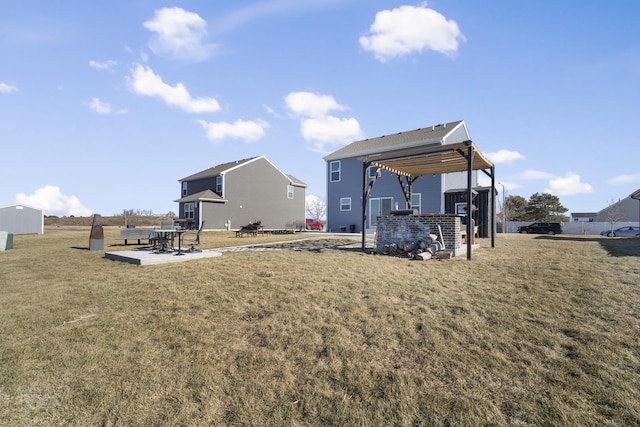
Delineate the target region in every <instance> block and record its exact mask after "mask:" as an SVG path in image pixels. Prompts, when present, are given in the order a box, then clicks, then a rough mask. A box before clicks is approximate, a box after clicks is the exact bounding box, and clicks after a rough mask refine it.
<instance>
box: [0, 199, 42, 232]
mask: <svg viewBox="0 0 640 427" xmlns="http://www.w3.org/2000/svg"><path fill="white" fill-rule="evenodd" d="M0 231H6V232H8V233H10V234H43V233H44V211H43V210H42V209H38V208H33V207H31V206H27V205H20V204H18V205H12V206H5V207H0Z"/></svg>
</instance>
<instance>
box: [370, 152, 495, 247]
mask: <svg viewBox="0 0 640 427" xmlns="http://www.w3.org/2000/svg"><path fill="white" fill-rule="evenodd" d="M358 160H360V161H362V165H363V172H362V184H363V185H362V187H363V192H362V250H363V251H364V250H365V227H366V206H367V199H368V196H369V193H370V191H371V188H372V187H373V184H374V183H375V181H376V178H377V177H378V176H379V173H376V178H373V179H372V180H371V181H369V182H368V183H367V168H369V167H370V166H377V167H378V171H379V170H380V169H384V170H386V171H389V172H391V173H393V174H395V175H396V177H397V178H398V181H399V183H400V186H401V187H402V191H403V193H404V196H405V200H406V201H407V206H409V207H411V194H412V185H413V183H414V182H415V181H416V180H417V179H418V178H420V177H421V176H427V175H440V174H445V173H451V172H464V171H466V172H467V189H466V191H467V197H466V199H467V200H466V202H467V209H466V212H467V221H466V223H467V224H466V226H467V236H471V235H472V233H473V230H472V228H471V213H472V212H471V208H472V198H473V188H472V179H471V178H472V175H471V172H472V171H474V170H481V171H482V172H484V173H485V174H486V175H487V176H489V177H490V178H491V188H492V189H494V188H495V168H494V165H493V163H491V162H490V161H489V160H488V159H487V158H486V157H485V156H484V155H482V153H481V152H480V151H478V149H477V148H476V146H475V144H474V143H473V141H471V140H467V141H463V142H458V143H454V144H444V145H442V144H438V145H425V146H422V147H414V148H406V149H401V150H395V151H385V152H381V153H375V154H369V155H366V156H363V157H359V158H358ZM491 205H492V209H491V210H492V215H491V247H492V248H493V247H495V234H496V231H495V227H496V216H495V207H496V197H495V191H493V190H492V191H491ZM471 241H472V239H471V238H467V259H468V260H470V259H471Z"/></svg>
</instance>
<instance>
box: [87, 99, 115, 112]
mask: <svg viewBox="0 0 640 427" xmlns="http://www.w3.org/2000/svg"><path fill="white" fill-rule="evenodd" d="M87 105H88V106H89V108H91V109H92V110H93V111H95V112H96V113H98V114H109V113H111V105H109V104H107V103H106V102H102V101H100V99H98V98H91V102H89V103H87Z"/></svg>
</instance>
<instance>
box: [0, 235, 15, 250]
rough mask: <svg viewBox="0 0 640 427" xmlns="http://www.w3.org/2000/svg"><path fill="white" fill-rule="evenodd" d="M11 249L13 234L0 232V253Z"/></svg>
mask: <svg viewBox="0 0 640 427" xmlns="http://www.w3.org/2000/svg"><path fill="white" fill-rule="evenodd" d="M9 249H13V233H9V232H6V231H0V251H6V250H9Z"/></svg>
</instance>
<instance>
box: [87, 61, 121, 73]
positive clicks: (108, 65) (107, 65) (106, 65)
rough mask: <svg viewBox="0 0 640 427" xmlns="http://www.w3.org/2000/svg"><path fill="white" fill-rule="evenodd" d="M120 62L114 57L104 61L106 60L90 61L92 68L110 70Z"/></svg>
mask: <svg viewBox="0 0 640 427" xmlns="http://www.w3.org/2000/svg"><path fill="white" fill-rule="evenodd" d="M117 64H118V62H117V61H114V60H112V59H110V60H108V61H104V62H98V61H93V60H91V61H89V66H90V67H91V68H95V69H96V70H109V69H111V68H113V67H115V66H116V65H117Z"/></svg>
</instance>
